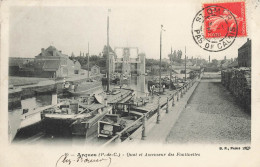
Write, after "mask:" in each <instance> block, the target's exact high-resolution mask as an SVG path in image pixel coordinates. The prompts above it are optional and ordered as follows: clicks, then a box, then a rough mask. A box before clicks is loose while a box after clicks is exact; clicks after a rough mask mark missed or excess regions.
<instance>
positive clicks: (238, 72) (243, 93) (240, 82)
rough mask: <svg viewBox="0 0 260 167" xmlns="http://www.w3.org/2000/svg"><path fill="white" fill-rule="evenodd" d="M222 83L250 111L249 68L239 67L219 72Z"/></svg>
mask: <svg viewBox="0 0 260 167" xmlns="http://www.w3.org/2000/svg"><path fill="white" fill-rule="evenodd" d="M221 82H222V84H223V85H224V86H225V87H226V88H227V89H228V90H230V91H231V93H232V94H233V95H234V96H235V97H236V98H237V99H238V101H239V102H240V103H241V104H242V105H243V107H245V108H246V109H247V110H248V111H251V68H248V67H240V68H237V69H227V70H223V71H222V72H221Z"/></svg>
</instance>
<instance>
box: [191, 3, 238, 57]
mask: <svg viewBox="0 0 260 167" xmlns="http://www.w3.org/2000/svg"><path fill="white" fill-rule="evenodd" d="M191 28H192V30H191V32H192V37H193V39H194V41H195V42H196V43H197V44H198V46H200V47H201V48H202V49H204V50H207V51H210V52H219V51H222V50H225V49H227V48H228V47H230V46H231V45H232V44H233V43H234V41H235V39H236V36H237V32H238V25H237V21H236V18H235V16H234V15H233V14H232V12H230V11H229V10H228V9H226V8H224V7H221V6H216V5H214V6H207V7H205V8H203V9H202V10H200V11H199V12H198V13H197V14H196V16H195V17H194V19H193V22H192V26H191Z"/></svg>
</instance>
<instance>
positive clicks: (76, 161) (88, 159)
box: [55, 153, 111, 167]
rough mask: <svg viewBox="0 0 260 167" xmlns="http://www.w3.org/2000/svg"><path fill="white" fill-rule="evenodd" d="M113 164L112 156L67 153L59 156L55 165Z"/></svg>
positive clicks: (105, 166) (93, 165)
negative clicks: (100, 156)
mask: <svg viewBox="0 0 260 167" xmlns="http://www.w3.org/2000/svg"><path fill="white" fill-rule="evenodd" d="M110 164H111V157H106V158H104V157H102V158H99V157H97V156H95V155H92V156H91V154H81V153H78V154H77V155H74V154H69V153H65V154H63V155H61V156H60V157H59V159H58V160H57V162H56V166H55V167H66V166H77V167H81V166H82V167H83V166H84V167H95V166H99V167H102V166H104V167H109V166H110Z"/></svg>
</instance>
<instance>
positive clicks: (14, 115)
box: [8, 75, 148, 141]
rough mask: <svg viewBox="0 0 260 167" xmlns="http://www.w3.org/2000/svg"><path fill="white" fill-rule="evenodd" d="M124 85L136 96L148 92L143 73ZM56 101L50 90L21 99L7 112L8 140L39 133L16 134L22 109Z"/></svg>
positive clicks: (30, 108)
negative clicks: (46, 92) (47, 92)
mask: <svg viewBox="0 0 260 167" xmlns="http://www.w3.org/2000/svg"><path fill="white" fill-rule="evenodd" d="M126 87H127V88H131V89H133V90H135V95H136V97H144V96H146V95H147V93H148V89H147V79H146V76H144V75H140V76H132V77H131V79H130V81H129V82H128V85H127V86H126ZM61 98H62V97H61ZM56 102H57V94H53V93H51V92H50V93H49V94H40V95H36V96H34V97H31V98H27V99H22V100H21V105H20V107H19V108H15V109H13V110H12V111H9V112H8V114H9V115H8V119H9V140H10V141H12V140H13V138H15V141H19V140H21V139H25V138H27V137H30V136H33V135H36V134H37V133H39V129H35V131H34V130H32V131H31V132H30V133H29V134H28V133H26V134H25V133H18V135H16V134H17V130H18V129H19V127H20V124H21V115H22V112H23V109H29V112H30V111H32V110H33V109H35V108H38V107H43V106H47V105H51V104H55V103H56ZM15 135H16V136H15ZM48 140H49V139H48Z"/></svg>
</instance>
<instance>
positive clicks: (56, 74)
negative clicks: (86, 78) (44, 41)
mask: <svg viewBox="0 0 260 167" xmlns="http://www.w3.org/2000/svg"><path fill="white" fill-rule="evenodd" d="M34 62H35V63H34V72H35V75H36V76H37V77H43V78H60V77H67V76H70V75H74V74H79V71H80V69H81V65H80V63H79V62H78V61H74V60H70V59H69V57H68V55H65V54H62V51H58V50H57V49H56V48H55V47H54V46H49V47H48V48H47V49H44V48H42V49H41V53H40V54H39V55H37V56H35V60H34Z"/></svg>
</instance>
